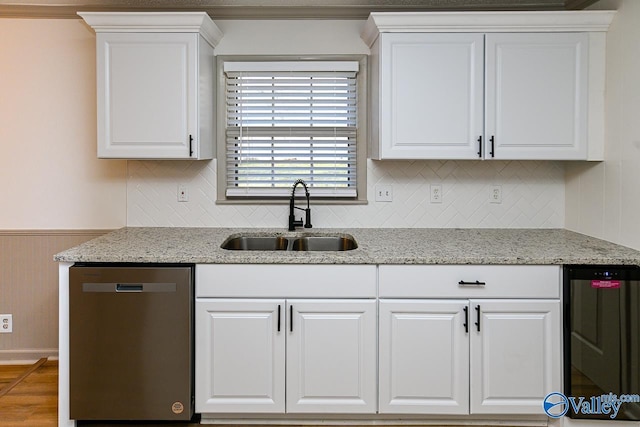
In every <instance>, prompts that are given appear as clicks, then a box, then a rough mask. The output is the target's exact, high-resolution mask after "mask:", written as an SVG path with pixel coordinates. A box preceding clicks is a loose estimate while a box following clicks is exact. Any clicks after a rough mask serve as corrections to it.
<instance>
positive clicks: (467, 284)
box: [458, 280, 487, 286]
mask: <svg viewBox="0 0 640 427" xmlns="http://www.w3.org/2000/svg"><path fill="white" fill-rule="evenodd" d="M486 284H487V282H480V281H478V280H476V281H475V282H465V281H464V280H460V281H459V282H458V285H460V286H484V285H486Z"/></svg>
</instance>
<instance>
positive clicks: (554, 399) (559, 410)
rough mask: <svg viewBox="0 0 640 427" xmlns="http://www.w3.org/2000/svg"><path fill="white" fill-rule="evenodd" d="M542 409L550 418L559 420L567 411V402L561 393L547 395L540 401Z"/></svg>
mask: <svg viewBox="0 0 640 427" xmlns="http://www.w3.org/2000/svg"><path fill="white" fill-rule="evenodd" d="M542 407H543V408H544V412H545V413H546V414H547V415H548V416H550V417H551V418H560V417H562V416H564V414H566V413H567V411H568V410H569V400H568V399H567V397H566V396H565V395H564V394H562V393H558V392H554V393H549V394H547V396H546V397H545V398H544V400H543V401H542Z"/></svg>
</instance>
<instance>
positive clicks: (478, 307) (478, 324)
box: [476, 305, 480, 332]
mask: <svg viewBox="0 0 640 427" xmlns="http://www.w3.org/2000/svg"><path fill="white" fill-rule="evenodd" d="M476 313H477V315H478V317H477V319H478V321H477V322H476V327H477V328H478V332H480V305H476Z"/></svg>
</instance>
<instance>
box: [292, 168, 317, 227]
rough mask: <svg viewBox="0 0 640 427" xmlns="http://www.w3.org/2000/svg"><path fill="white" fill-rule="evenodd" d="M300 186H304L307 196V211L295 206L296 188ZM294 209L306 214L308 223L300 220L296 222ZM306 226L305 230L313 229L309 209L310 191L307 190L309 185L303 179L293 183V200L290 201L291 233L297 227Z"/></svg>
mask: <svg viewBox="0 0 640 427" xmlns="http://www.w3.org/2000/svg"><path fill="white" fill-rule="evenodd" d="M298 184H302V186H303V187H304V193H305V195H306V196H307V208H306V209H302V208H299V207H297V206H295V204H294V198H295V195H296V187H297V186H298ZM294 209H300V210H301V211H304V212H305V214H306V215H305V216H306V221H305V222H304V223H303V222H302V219H298V220H296V217H295V215H294V213H293V212H294V211H293V210H294ZM303 224H304V228H311V227H312V225H311V208H310V207H309V189H308V188H307V184H305V182H304V181H303V180H301V179H299V180H297V181H296V182H294V183H293V189H292V190H291V199H290V200H289V231H294V230H295V229H296V227H300V226H302V225H303Z"/></svg>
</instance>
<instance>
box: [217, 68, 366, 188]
mask: <svg viewBox="0 0 640 427" xmlns="http://www.w3.org/2000/svg"><path fill="white" fill-rule="evenodd" d="M357 71H358V62H354V61H339V62H335V61H300V62H225V64H224V73H225V80H226V108H227V111H226V144H227V146H226V147H227V149H226V156H227V157H226V170H227V176H226V183H227V190H226V195H227V196H229V197H234V196H235V197H238V196H247V197H281V196H289V195H290V194H291V186H292V185H293V183H294V182H295V181H296V180H297V179H303V180H304V181H305V182H306V183H307V185H308V186H309V191H310V193H311V194H312V195H313V196H316V197H356V196H357V194H356V184H357V183H356V136H357V120H356V118H357V111H356V107H357V93H356V88H357V85H356V74H357Z"/></svg>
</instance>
